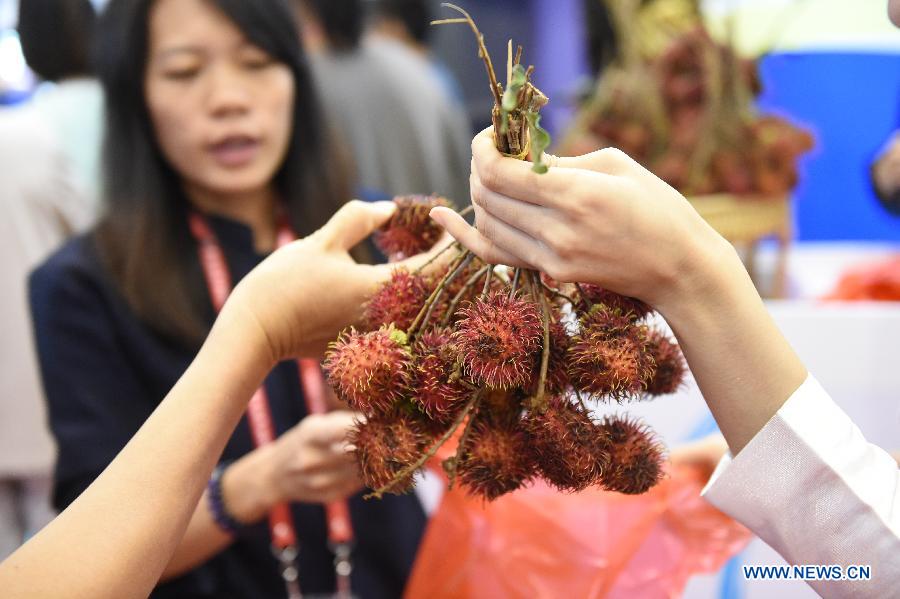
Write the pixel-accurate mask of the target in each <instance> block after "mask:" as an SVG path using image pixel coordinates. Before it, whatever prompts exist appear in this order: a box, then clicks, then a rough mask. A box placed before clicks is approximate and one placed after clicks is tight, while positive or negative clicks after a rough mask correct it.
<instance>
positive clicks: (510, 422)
mask: <svg viewBox="0 0 900 599" xmlns="http://www.w3.org/2000/svg"><path fill="white" fill-rule="evenodd" d="M526 397H527V395H526V394H525V393H524V391H523V390H521V389H490V388H488V389H484V390H482V396H481V407H480V409H479V410H478V418H479V419H480V420H482V421H483V422H484V423H485V424H486V425H488V426H500V427H504V426H517V425H518V424H519V422H520V421H521V419H522V410H523V407H522V406H523V403H524V401H525V398H526Z"/></svg>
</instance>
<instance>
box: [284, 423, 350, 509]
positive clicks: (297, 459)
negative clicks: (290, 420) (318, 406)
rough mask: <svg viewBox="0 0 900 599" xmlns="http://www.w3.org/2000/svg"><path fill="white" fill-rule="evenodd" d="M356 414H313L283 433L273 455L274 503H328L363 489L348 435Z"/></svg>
mask: <svg viewBox="0 0 900 599" xmlns="http://www.w3.org/2000/svg"><path fill="white" fill-rule="evenodd" d="M354 419H355V416H354V414H353V413H352V412H348V411H346V410H340V411H337V412H330V413H328V414H312V415H310V416H307V417H306V418H304V419H303V420H302V421H301V422H300V424H298V425H297V426H295V427H294V428H292V429H291V430H289V431H288V432H286V433H285V434H283V435H282V436H281V437H279V438H278V440H277V441H275V443H273V445H272V448H271V451H270V452H269V456H268V461H269V466H268V468H267V469H266V470H267V472H268V477H267V478H268V481H267V482H268V487H269V489H270V493H271V495H270V504H274V503H278V502H282V501H301V502H304V503H328V502H330V501H334V500H337V499H344V498H346V497H349V496H350V495H352V494H353V493H355V492H356V491H358V490H360V489H361V488H362V487H363V482H362V480H361V479H360V476H359V469H358V468H357V466H356V462H355V460H354V459H353V454H352V453H351V447H350V445H349V442H348V440H347V433H348V432H349V430H350V428H351V427H352V426H353V421H354Z"/></svg>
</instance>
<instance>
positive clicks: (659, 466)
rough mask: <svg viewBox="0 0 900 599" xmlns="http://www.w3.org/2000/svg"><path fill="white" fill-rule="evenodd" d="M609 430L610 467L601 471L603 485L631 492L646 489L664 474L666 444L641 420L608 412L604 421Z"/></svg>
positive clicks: (603, 424)
mask: <svg viewBox="0 0 900 599" xmlns="http://www.w3.org/2000/svg"><path fill="white" fill-rule="evenodd" d="M600 426H601V428H603V429H604V430H605V431H606V434H607V437H606V438H607V441H608V445H607V448H608V451H609V454H610V467H609V468H607V469H606V470H605V471H604V472H603V474H602V475H601V480H602V482H603V486H604V487H605V488H607V489H609V490H610V491H617V492H619V493H625V494H627V495H637V494H640V493H644V492H646V491H647V490H649V489H650V488H651V487H653V486H654V485H656V484H657V483H658V482H659V481H660V479H661V478H662V476H663V461H664V459H665V456H664V450H663V446H662V444H661V443H660V442H659V441H658V440H657V439H656V436H655V435H654V433H653V432H652V431H651V430H650V429H649V428H648V427H647V426H646V425H645V424H642V423H640V422H638V421H637V420H633V419H630V418H625V417H619V416H608V417H607V418H606V419H605V420H604V422H603V423H602V424H601V425H600Z"/></svg>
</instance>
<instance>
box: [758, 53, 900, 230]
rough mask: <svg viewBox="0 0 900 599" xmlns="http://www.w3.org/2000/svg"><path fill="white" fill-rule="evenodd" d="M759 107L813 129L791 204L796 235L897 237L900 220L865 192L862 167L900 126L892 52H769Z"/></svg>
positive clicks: (899, 79)
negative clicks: (812, 142) (809, 150)
mask: <svg viewBox="0 0 900 599" xmlns="http://www.w3.org/2000/svg"><path fill="white" fill-rule="evenodd" d="M762 76H763V81H764V84H765V88H766V89H765V91H764V93H763V95H762V97H761V98H760V109H761V110H763V111H768V112H777V113H781V114H783V115H786V116H789V117H790V118H791V119H793V120H794V121H796V122H798V123H801V124H804V125H806V126H808V127H809V128H810V129H812V130H813V132H814V134H815V136H816V148H815V150H813V152H812V153H811V154H809V155H807V157H806V158H804V159H803V161H802V163H801V169H802V170H801V177H802V178H801V183H800V186H799V187H798V188H797V191H796V202H795V203H794V210H795V222H796V226H797V235H798V238H799V239H801V240H842V239H850V240H856V239H865V240H891V241H900V218H896V217H892V216H890V215H889V214H887V213H886V212H884V211H883V210H882V209H881V208H880V206H879V205H878V201H877V199H876V198H875V196H874V194H873V193H872V189H871V184H870V180H869V166H870V164H871V162H872V159H873V157H874V156H875V155H876V153H877V152H878V150H879V148H880V147H881V146H882V145H883V144H884V142H885V140H886V139H887V137H888V136H889V135H890V133H891V132H892V131H894V130H895V129H897V128H900V54H872V53H861V52H860V53H836V52H835V53H830V52H816V53H796V54H794V53H790V54H773V55H770V56H768V57H767V58H766V59H765V60H764V61H763V63H762Z"/></svg>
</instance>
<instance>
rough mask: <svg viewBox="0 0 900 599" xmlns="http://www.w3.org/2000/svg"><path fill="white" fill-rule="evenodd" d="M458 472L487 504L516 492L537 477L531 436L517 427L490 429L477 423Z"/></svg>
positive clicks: (469, 488) (503, 426)
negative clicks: (531, 455)
mask: <svg viewBox="0 0 900 599" xmlns="http://www.w3.org/2000/svg"><path fill="white" fill-rule="evenodd" d="M456 472H457V476H458V477H459V480H460V482H461V483H462V484H463V485H465V486H466V487H467V488H468V490H469V492H470V493H472V494H473V495H479V496H481V497H484V498H485V499H487V500H488V501H493V500H494V499H496V498H498V497H500V496H501V495H505V494H506V493H510V492H512V491H515V490H516V489H518V488H519V487H521V486H522V485H523V484H525V482H527V481H528V480H529V479H530V478H531V477H532V476H533V474H534V465H533V464H532V463H531V462H530V460H529V459H528V436H527V435H526V434H525V432H524V431H523V430H522V429H521V427H520V426H519V425H517V424H516V425H497V424H492V425H488V423H486V422H484V421H478V420H477V421H475V422H474V423H473V424H472V430H471V431H470V435H469V438H468V440H467V441H466V446H465V450H464V452H463V454H462V459H461V460H460V461H459V464H458V465H457V469H456Z"/></svg>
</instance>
